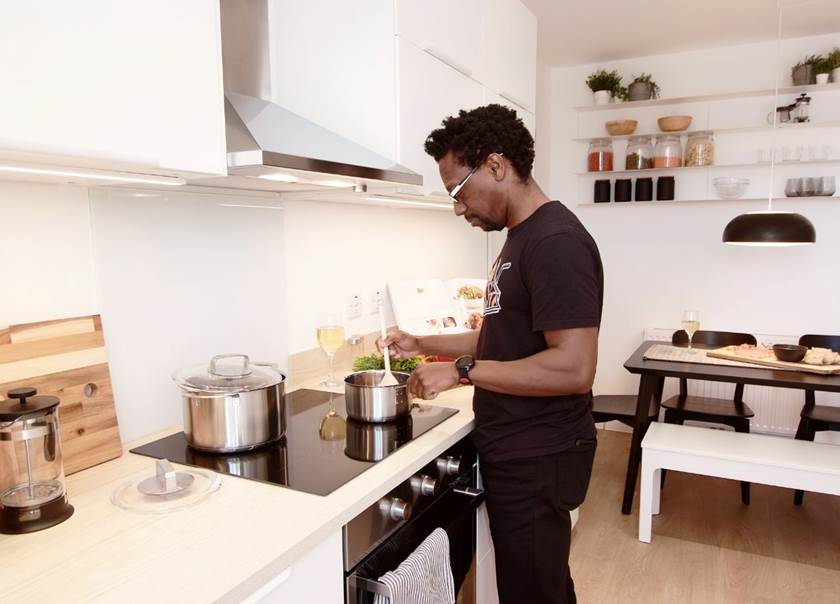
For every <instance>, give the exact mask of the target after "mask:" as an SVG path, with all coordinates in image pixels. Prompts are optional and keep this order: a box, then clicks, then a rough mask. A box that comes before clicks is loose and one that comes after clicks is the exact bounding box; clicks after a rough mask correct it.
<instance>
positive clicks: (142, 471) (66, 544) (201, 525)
mask: <svg viewBox="0 0 840 604" xmlns="http://www.w3.org/2000/svg"><path fill="white" fill-rule="evenodd" d="M431 404H437V405H442V406H446V407H452V408H455V409H458V411H459V412H458V413H457V414H455V415H454V416H453V417H451V418H449V419H447V420H446V421H444V422H443V423H441V424H440V425H438V426H436V427H435V428H433V429H432V430H430V431H429V432H426V433H425V434H423V435H421V436H420V437H418V438H417V439H415V440H412V441H411V442H410V443H408V444H406V445H405V446H403V447H401V448H400V449H399V450H398V451H396V452H394V453H392V454H391V455H389V456H388V457H387V458H385V459H384V460H382V461H381V462H379V463H377V464H375V465H374V466H373V467H371V468H370V469H368V470H366V471H365V472H364V473H362V474H361V475H359V476H357V477H356V478H354V479H353V480H351V481H350V482H348V483H347V484H345V485H344V486H342V487H340V488H339V489H337V490H336V491H334V492H332V493H331V494H330V495H328V496H326V497H319V496H317V495H309V494H306V493H301V492H298V491H293V490H291V489H287V488H282V487H278V486H273V485H269V484H263V483H259V482H255V481H252V480H245V479H240V478H234V477H230V476H223V478H222V486H221V488H220V489H219V490H218V491H217V492H216V493H214V494H213V495H212V496H210V497H209V498H208V499H206V500H204V501H203V502H201V503H200V504H198V505H196V506H194V507H192V508H188V509H185V510H181V511H178V512H174V513H170V514H163V515H141V514H136V513H132V512H128V511H125V510H123V509H120V508H118V507H116V506H115V505H113V504H112V503H111V501H110V498H111V493H112V492H113V491H114V489H116V488H117V486H119V485H120V484H122V483H123V482H125V481H127V480H130V479H132V478H139V477H140V476H141V475H148V474H150V473H152V472H153V470H154V466H153V464H152V462H151V461H150V459H149V458H148V457H143V456H140V455H134V454H132V453H128V452H127V451H128V449H129V448H132V447H135V446H137V445H140V444H142V443H144V442H149V441H152V440H155V439H156V438H160V437H162V436H165V435H166V434H168V433H172V432H175V431H177V430H174V429H173V430H169V431H166V432H163V433H160V434H155V435H151V436H149V437H147V438H144V439H140V440H138V441H137V442H133V443H128V444H126V445H125V448H124V451H125V453H124V455H123V456H122V457H120V458H119V459H115V460H113V461H110V462H108V463H105V464H102V465H100V466H96V467H94V468H91V469H89V470H85V471H83V472H79V473H77V474H74V475H72V476H69V477H68V478H67V491H68V496H69V499H70V503H71V504H72V505H73V506H74V507H75V509H76V512H75V514H74V515H73V516H72V517H71V518H70V519H69V520H67V521H65V522H64V523H62V524H60V525H57V526H55V527H52V528H50V529H47V530H44V531H41V532H38V533H31V534H29V535H0V602H4V603H6V604H8V603H11V602H27V603H31V602H35V601H42V600H44V599H46V598H48V597H49V598H51V599H57V600H59V601H62V602H77V601H103V602H104V601H108V602H128V601H144V602H156V603H162V602H178V603H179V604H186V603H187V602H208V601H213V600H219V601H222V602H239V601H241V600H242V599H243V598H244V597H246V596H247V595H250V594H251V593H253V592H254V591H255V590H256V589H258V588H259V587H261V586H262V585H263V584H265V583H266V582H267V581H268V580H269V579H271V578H272V577H274V576H276V575H278V574H280V573H281V572H283V571H284V570H285V569H286V568H287V567H288V566H289V565H290V564H291V563H292V562H294V561H295V560H296V559H297V558H299V557H301V556H302V555H304V554H305V553H306V552H308V551H309V550H310V549H311V548H313V547H314V546H316V545H317V544H318V543H320V542H321V541H323V540H324V539H325V538H326V537H328V536H329V535H330V534H333V533H334V532H335V531H337V530H339V529H340V527H341V526H343V525H344V524H346V523H347V522H348V521H349V520H350V519H352V518H353V517H355V516H356V515H357V514H359V513H360V512H361V511H362V510H364V509H365V508H366V507H368V506H369V505H371V504H372V503H374V502H375V501H376V500H377V499H379V498H380V497H381V496H382V495H384V494H385V493H386V492H388V491H389V490H391V489H392V488H394V487H395V486H397V485H398V484H399V483H400V482H402V481H403V480H405V479H406V478H408V477H409V476H410V475H411V474H413V473H414V472H416V471H417V470H419V469H420V468H421V467H422V466H424V465H425V464H426V463H428V462H429V461H430V460H432V459H434V457H435V456H436V455H439V454H440V453H441V452H443V451H444V450H446V449H447V448H448V447H449V446H451V445H452V444H454V443H456V442H457V441H458V440H460V439H461V438H463V437H464V436H466V435H467V434H469V433H470V432H471V431H472V429H473V412H472V388H466V387H463V388H457V389H455V390H452V391H449V392H445V393H443V394H442V395H440V396H439V397H438V399H437V400H435V401H432V403H431Z"/></svg>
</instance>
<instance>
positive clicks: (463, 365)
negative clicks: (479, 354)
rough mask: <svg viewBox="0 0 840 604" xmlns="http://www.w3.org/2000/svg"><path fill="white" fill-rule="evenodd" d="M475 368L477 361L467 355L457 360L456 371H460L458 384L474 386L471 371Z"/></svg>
mask: <svg viewBox="0 0 840 604" xmlns="http://www.w3.org/2000/svg"><path fill="white" fill-rule="evenodd" d="M473 367H475V359H474V358H472V356H470V355H468V354H465V355H464V356H462V357H458V358H457V359H456V360H455V369H457V370H458V382H460V383H461V384H472V380H470V370H471V369H472V368H473Z"/></svg>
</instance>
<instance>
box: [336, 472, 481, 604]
mask: <svg viewBox="0 0 840 604" xmlns="http://www.w3.org/2000/svg"><path fill="white" fill-rule="evenodd" d="M464 478H465V480H458V481H456V482H455V483H454V484H452V485H451V486H450V487H449V489H447V491H446V493H444V494H442V495H441V497H439V498H438V499H437V500H436V501H435V502H434V503H433V504H432V505H430V506H429V507H428V508H426V509H425V510H423V512H422V513H420V514H418V515H417V516H415V517H413V518H412V519H411V520H410V521H409V522H407V523H406V524H405V525H404V526H403V527H402V528H400V529H399V530H398V531H397V532H396V533H394V534H393V535H392V536H391V537H390V538H389V539H387V540H386V541H385V542H384V543H382V544H381V545H380V546H379V547H377V548H376V549H375V550H374V551H373V552H371V554H370V555H368V556H367V557H366V558H365V559H364V560H362V561H361V562H360V563H359V564H358V565H357V566H356V567H355V568H353V569H352V571H351V572H350V573H349V574H348V575H347V582H346V601H347V603H348V604H368V603H372V602H373V599H374V596H375V595H376V594H379V595H383V596H388V597H390V593H389V592H388V589H387V587H386V586H385V585H384V584H383V583H379V582H378V581H377V580H376V579H377V578H378V577H381V576H382V575H384V574H385V573H386V572H388V571H389V570H394V569H396V568H397V567H398V566H399V565H400V563H401V562H402V561H403V560H405V559H406V558H408V556H409V555H410V554H411V553H412V552H413V551H414V550H415V549H416V548H417V547H418V546H419V545H420V544H421V543H422V542H423V540H424V539H426V537H428V536H429V535H430V534H431V532H432V531H434V530H435V529H436V528H438V527H440V528H443V529H444V530H445V531H446V533H447V535H448V536H449V561H450V564H451V565H452V576H453V578H454V580H455V595H456V601H457V602H458V603H459V604H461V603H463V604H473V603H474V602H475V542H476V526H475V512H476V509H477V508H478V506H480V505H481V503H482V502H483V501H484V491H481V490H479V489H476V488H473V486H471V485H472V483H473V480H471V479H469V478H468V475H467V476H465V477H464Z"/></svg>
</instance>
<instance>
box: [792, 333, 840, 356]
mask: <svg viewBox="0 0 840 604" xmlns="http://www.w3.org/2000/svg"><path fill="white" fill-rule="evenodd" d="M799 344H800V345H801V346H808V347H809V348H831V349H832V350H833V351H835V352H840V336H824V335H817V334H813V333H809V334H807V335H804V336H802V337H801V338H799Z"/></svg>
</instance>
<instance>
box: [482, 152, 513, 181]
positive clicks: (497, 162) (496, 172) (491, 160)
mask: <svg viewBox="0 0 840 604" xmlns="http://www.w3.org/2000/svg"><path fill="white" fill-rule="evenodd" d="M487 167H488V168H489V170H490V174H492V175H493V178H495V179H496V182H501V181H502V180H504V179H505V174H507V170H508V165H507V164H506V163H505V160H504V158H503V157H502V155H501V154H500V153H491V154H490V155H488V156H487Z"/></svg>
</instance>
